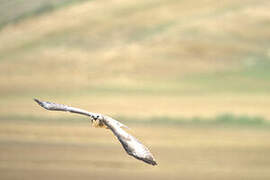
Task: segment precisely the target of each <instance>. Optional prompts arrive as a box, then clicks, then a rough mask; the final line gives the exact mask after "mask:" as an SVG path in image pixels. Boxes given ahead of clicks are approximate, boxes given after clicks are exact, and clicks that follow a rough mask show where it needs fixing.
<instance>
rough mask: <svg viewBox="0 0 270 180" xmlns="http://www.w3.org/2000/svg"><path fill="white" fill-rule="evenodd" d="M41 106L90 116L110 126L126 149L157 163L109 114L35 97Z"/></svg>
mask: <svg viewBox="0 0 270 180" xmlns="http://www.w3.org/2000/svg"><path fill="white" fill-rule="evenodd" d="M34 100H35V101H36V102H37V103H38V104H39V105H40V106H42V107H43V108H45V109H47V110H52V111H68V112H71V113H77V114H82V115H86V116H89V117H90V118H91V120H92V122H93V125H94V126H95V127H105V128H109V129H110V130H111V131H112V132H113V133H114V135H115V136H116V137H117V138H118V140H119V141H120V143H121V144H122V146H123V148H124V149H125V151H126V152H127V153H128V154H129V155H131V156H133V157H135V158H136V159H139V160H142V161H144V162H146V163H148V164H151V165H157V163H156V161H155V159H154V156H153V155H152V154H151V153H150V151H149V150H148V148H147V147H145V146H144V145H143V144H142V143H140V142H139V141H138V140H137V139H136V138H135V137H133V136H132V135H130V134H129V133H127V132H126V131H125V130H123V129H122V127H127V126H125V125H124V124H122V123H120V122H118V121H116V120H114V119H113V118H111V117H109V116H105V115H102V114H98V113H92V112H88V111H85V110H82V109H79V108H74V107H70V106H66V105H63V104H56V103H51V102H43V101H39V100H37V99H34Z"/></svg>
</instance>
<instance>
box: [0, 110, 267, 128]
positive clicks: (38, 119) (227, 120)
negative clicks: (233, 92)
mask: <svg viewBox="0 0 270 180" xmlns="http://www.w3.org/2000/svg"><path fill="white" fill-rule="evenodd" d="M115 119H117V120H119V121H120V122H122V123H125V124H128V125H129V124H139V125H147V126H148V125H151V126H157V125H158V126H166V127H167V126H175V125H177V126H178V125H179V126H195V127H196V126H199V127H200V126H210V127H211V126H224V127H261V128H265V127H270V123H269V121H267V120H265V119H264V118H263V117H259V116H247V115H240V116H239V115H233V114H230V113H227V114H221V115H218V116H216V117H214V118H202V117H192V118H183V117H174V118H171V117H166V116H157V117H149V118H136V117H126V116H119V117H115ZM0 120H1V121H3V122H10V123H15V122H17V123H23V124H24V123H30V124H32V123H34V124H39V123H41V124H42V123H45V124H82V123H83V124H86V123H87V121H89V118H87V117H77V116H73V117H72V116H64V117H61V118H59V117H50V118H49V117H43V116H34V115H32V116H31V115H11V116H0Z"/></svg>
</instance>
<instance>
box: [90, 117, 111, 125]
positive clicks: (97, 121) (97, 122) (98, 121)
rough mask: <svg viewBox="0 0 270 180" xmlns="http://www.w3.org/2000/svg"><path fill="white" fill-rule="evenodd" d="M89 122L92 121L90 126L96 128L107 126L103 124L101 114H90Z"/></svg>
mask: <svg viewBox="0 0 270 180" xmlns="http://www.w3.org/2000/svg"><path fill="white" fill-rule="evenodd" d="M91 122H92V126H93V127H96V128H108V127H107V126H106V125H105V124H104V117H103V116H101V115H98V114H96V115H92V116H91Z"/></svg>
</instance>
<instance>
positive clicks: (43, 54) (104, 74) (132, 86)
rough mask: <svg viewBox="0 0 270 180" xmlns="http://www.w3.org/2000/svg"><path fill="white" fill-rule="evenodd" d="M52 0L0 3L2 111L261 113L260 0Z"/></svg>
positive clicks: (264, 80) (263, 53) (267, 82)
mask: <svg viewBox="0 0 270 180" xmlns="http://www.w3.org/2000/svg"><path fill="white" fill-rule="evenodd" d="M33 2H34V1H33ZM53 2H55V1H43V0H39V1H35V3H32V1H31V0H28V3H27V5H26V3H21V2H20V1H14V2H13V3H14V4H13V5H10V3H11V2H9V1H2V6H1V8H2V10H3V9H6V8H7V7H12V8H16V9H14V12H17V14H14V13H12V11H11V12H10V11H1V10H0V12H1V13H2V14H3V13H6V16H7V17H11V18H6V19H5V21H6V22H5V23H4V25H3V26H2V28H1V30H0V42H1V44H0V81H1V88H0V94H1V95H0V96H1V99H2V101H1V103H0V107H1V108H0V109H1V110H0V111H1V112H0V113H1V114H2V115H6V116H7V115H8V114H9V113H11V112H13V113H15V110H13V108H16V107H19V109H22V110H23V112H18V111H17V110H16V114H21V115H22V114H24V115H30V114H32V113H33V112H30V111H29V110H30V109H32V108H34V107H35V106H34V105H32V104H33V103H32V101H31V99H32V98H33V97H40V98H42V99H48V100H55V101H61V102H63V103H68V104H69V103H75V105H76V104H77V105H81V106H83V107H85V108H88V109H93V111H101V112H105V113H108V114H117V115H119V116H122V115H124V116H131V117H132V116H134V115H135V114H136V115H138V114H139V115H141V116H143V117H145V116H147V117H151V116H169V117H181V116H184V117H194V116H202V117H213V116H216V115H219V114H223V113H232V114H239V115H243V114H244V115H251V116H262V117H266V118H269V117H270V114H269V112H268V110H267V107H269V105H270V99H269V90H270V71H268V69H269V68H270V60H269V42H270V41H269V40H270V39H269V37H270V31H269V29H270V23H269V16H270V13H269V8H270V3H269V1H267V0H260V1H255V0H247V1H245V2H244V3H243V1H240V0H236V1H235V0H234V1H232V0H229V1H225V2H220V1H215V0H202V1H199V2H197V1H190V0H183V1H174V0H170V1H168V0H166V1H165V0H159V1H153V0H152V1H151V0H148V1H136V2H132V1H129V2H126V1H121V0H118V1H105V0H102V1H71V0H69V1H68V0H66V1H63V2H62V3H61V4H59V3H58V4H57V3H56V4H54V3H53ZM50 3H51V4H50ZM35 4H38V5H35ZM48 4H50V5H48ZM30 5H31V6H30ZM48 6H49V7H52V8H46V7H48ZM17 9H18V11H17ZM42 9H45V10H42ZM15 10H16V11H15ZM14 19H15V20H14ZM8 20H9V21H10V22H8ZM1 22H2V24H3V22H4V21H3V19H2V20H1ZM112 104H113V105H114V107H112ZM10 107H13V108H11V109H12V110H10ZM144 109H147V111H143V110H144ZM138 111H139V113H138Z"/></svg>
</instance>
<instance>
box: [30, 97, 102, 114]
mask: <svg viewBox="0 0 270 180" xmlns="http://www.w3.org/2000/svg"><path fill="white" fill-rule="evenodd" d="M34 100H35V101H36V102H37V103H38V104H39V105H40V106H41V107H43V108H45V109H47V110H51V111H68V112H71V113H77V114H82V115H86V116H90V117H92V118H94V119H96V118H97V117H98V116H99V114H97V113H92V112H88V111H85V110H82V109H79V108H74V107H70V106H67V105H64V104H56V103H52V102H45V101H39V100H38V99H34Z"/></svg>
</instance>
